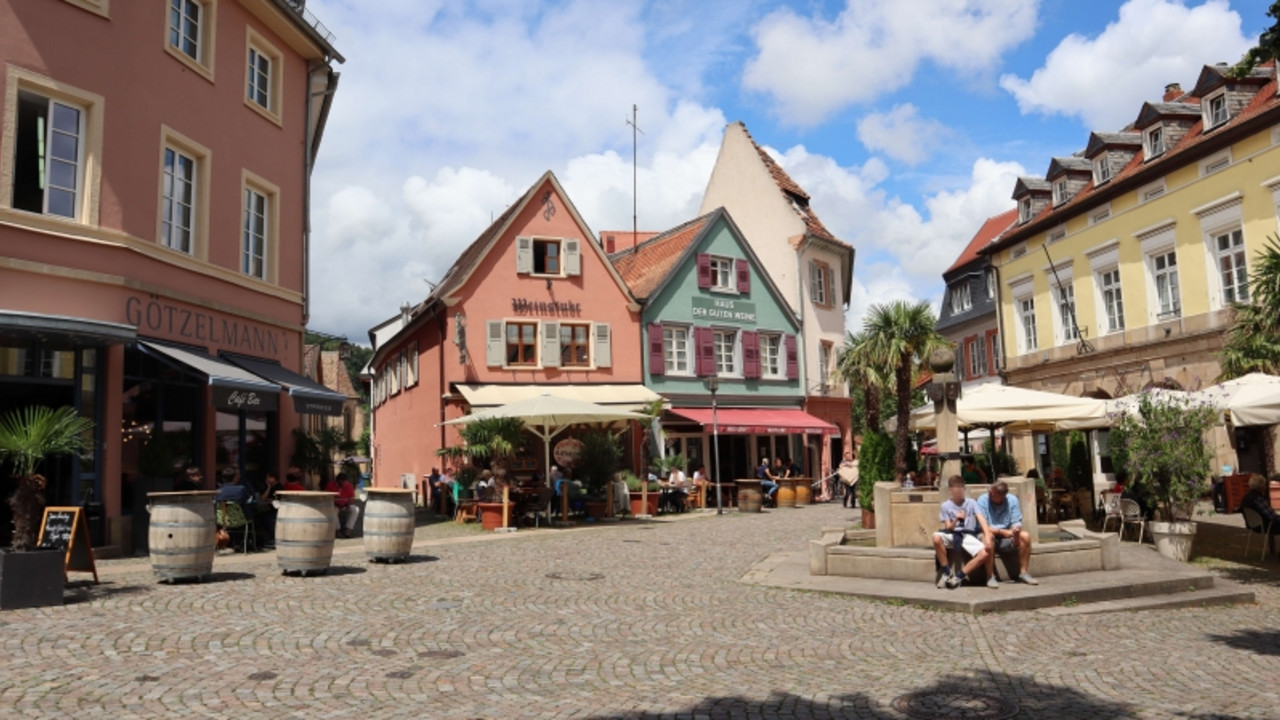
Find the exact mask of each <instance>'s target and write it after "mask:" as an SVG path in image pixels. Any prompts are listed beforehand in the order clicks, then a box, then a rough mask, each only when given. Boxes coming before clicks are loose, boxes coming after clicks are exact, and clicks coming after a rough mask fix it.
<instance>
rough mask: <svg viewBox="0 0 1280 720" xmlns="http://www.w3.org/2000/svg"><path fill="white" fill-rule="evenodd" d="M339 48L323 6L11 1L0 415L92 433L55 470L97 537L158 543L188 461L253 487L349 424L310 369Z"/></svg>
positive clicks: (0, 103)
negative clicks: (95, 523)
mask: <svg viewBox="0 0 1280 720" xmlns="http://www.w3.org/2000/svg"><path fill="white" fill-rule="evenodd" d="M332 40H333V38H332V36H330V35H329V34H328V32H327V31H326V30H325V29H324V27H323V26H322V25H320V24H319V22H318V21H316V20H315V19H314V17H312V16H311V15H310V13H309V12H308V11H307V10H306V9H305V2H304V0H238V1H232V0H163V1H160V0H147V1H139V0H114V1H113V0H50V1H45V2H30V1H29V0H3V1H0V68H2V69H0V122H2V123H3V126H2V127H3V133H2V134H0V412H7V411H8V410H10V409H13V408H15V407H22V406H26V405H32V404H40V405H55V406H56V405H71V406H74V407H76V408H77V409H78V410H79V411H80V412H81V413H82V414H83V415H85V416H86V417H91V418H93V419H94V420H95V422H96V430H95V433H96V436H95V443H94V447H95V451H94V453H93V454H92V455H91V456H90V457H87V458H75V459H71V460H67V461H65V462H62V463H60V464H57V465H55V466H52V467H49V468H47V470H48V473H47V474H49V475H50V476H51V485H50V489H49V496H50V497H49V500H50V502H53V503H57V504H63V505H66V504H79V503H80V502H82V501H86V500H92V501H96V502H99V503H101V504H102V508H103V510H104V511H105V512H104V515H105V517H104V520H105V522H104V523H103V528H104V531H103V532H102V533H101V534H100V535H99V537H97V538H95V544H101V543H103V542H105V543H107V544H110V545H116V546H119V547H121V549H122V550H126V551H127V550H128V549H129V546H130V544H131V539H132V540H136V539H138V538H139V537H141V538H142V539H143V540H145V534H142V533H141V532H140V531H142V530H145V523H137V522H133V520H134V519H136V518H138V517H139V515H142V517H145V515H144V514H142V513H141V512H140V510H139V508H138V500H139V498H141V497H143V495H144V491H145V490H147V489H157V488H166V487H168V486H169V485H170V484H171V483H172V482H173V480H174V479H175V478H176V477H179V476H180V475H181V469H182V467H183V466H184V465H186V464H188V463H190V464H194V465H196V466H198V467H200V468H202V469H203V471H204V473H205V475H206V477H207V478H209V480H208V481H207V482H208V483H209V485H208V486H209V487H211V486H212V476H213V474H214V473H216V472H218V471H220V470H223V469H227V468H234V469H237V470H239V471H240V472H241V473H242V474H244V475H245V476H246V477H247V478H249V479H251V480H258V479H259V478H260V477H261V476H262V474H263V473H265V472H266V471H268V470H276V471H279V470H282V469H283V467H284V465H285V464H286V460H287V458H288V457H289V454H290V453H291V451H292V447H291V441H290V429H291V428H293V427H296V426H297V425H298V424H299V416H300V415H301V414H304V413H311V412H319V413H328V412H334V411H335V409H336V411H337V412H341V400H342V399H341V398H340V397H337V398H335V397H332V393H329V392H327V391H324V390H323V389H322V388H319V387H318V386H316V385H315V384H314V383H311V382H310V381H307V380H306V379H305V378H303V377H301V376H300V375H298V371H299V370H300V363H301V359H302V332H303V326H304V325H305V324H306V321H307V301H308V291H309V288H308V286H307V262H308V259H309V258H308V245H307V242H308V241H307V211H308V189H309V176H310V171H311V167H312V163H313V161H314V158H315V153H316V152H317V150H318V148H319V142H320V137H321V134H322V132H323V127H324V122H325V117H326V115H327V113H328V109H329V103H330V102H331V98H332V93H333V90H334V89H335V88H336V84H337V79H338V75H337V73H336V72H334V71H333V68H332V67H331V64H332V63H333V62H334V61H338V62H341V61H342V57H341V55H339V54H338V52H337V51H336V50H335V49H334V48H333V46H332ZM6 495H7V493H6ZM96 509H97V508H96V506H95V508H94V510H95V511H96ZM0 527H4V528H6V529H7V527H8V523H7V522H0ZM0 539H2V538H0Z"/></svg>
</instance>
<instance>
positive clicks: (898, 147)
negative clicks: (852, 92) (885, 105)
mask: <svg viewBox="0 0 1280 720" xmlns="http://www.w3.org/2000/svg"><path fill="white" fill-rule="evenodd" d="M946 132H947V128H946V126H944V125H943V124H942V123H940V122H938V121H936V120H930V119H928V118H922V117H920V114H919V112H918V111H917V109H916V106H915V105H912V104H911V103H903V104H901V105H894V106H893V109H892V110H890V111H889V112H885V113H871V114H870V115H867V116H866V117H864V118H862V119H861V120H859V121H858V140H859V141H860V142H861V143H862V144H863V145H864V146H865V147H866V148H867V149H868V150H870V151H872V152H880V153H884V154H885V155H888V156H889V157H891V158H893V159H894V160H897V161H899V162H903V163H906V164H907V165H919V164H920V163H922V162H924V161H925V160H927V159H928V158H929V153H930V152H931V151H932V150H933V148H934V147H936V146H937V144H938V141H939V140H941V139H942V137H943V136H944V135H945V134H946Z"/></svg>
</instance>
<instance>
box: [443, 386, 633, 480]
mask: <svg viewBox="0 0 1280 720" xmlns="http://www.w3.org/2000/svg"><path fill="white" fill-rule="evenodd" d="M488 418H520V419H521V420H524V422H525V425H527V426H528V427H529V430H532V431H533V434H535V435H537V436H538V437H540V438H542V441H543V444H544V445H545V446H546V465H545V468H546V470H547V471H548V472H547V479H548V481H550V479H551V473H550V470H551V439H552V438H554V437H555V436H556V435H559V434H560V433H561V432H563V431H564V430H565V428H567V427H569V426H570V425H579V424H595V423H607V422H613V421H615V420H647V419H648V416H647V415H641V414H640V413H634V412H630V411H627V410H618V409H616V408H611V407H605V406H604V405H596V404H595V403H589V402H584V401H582V400H570V399H569V398H562V397H558V396H555V395H550V394H545V393H544V394H542V395H539V396H537V397H531V398H526V399H524V400H519V401H517V402H513V403H511V404H509V405H499V406H498V407H493V408H486V409H484V410H481V411H479V412H475V413H472V414H470V415H466V416H463V417H460V418H457V419H454V420H448V421H446V422H445V423H444V424H445V425H466V424H468V423H471V422H475V421H476V420H484V419H488Z"/></svg>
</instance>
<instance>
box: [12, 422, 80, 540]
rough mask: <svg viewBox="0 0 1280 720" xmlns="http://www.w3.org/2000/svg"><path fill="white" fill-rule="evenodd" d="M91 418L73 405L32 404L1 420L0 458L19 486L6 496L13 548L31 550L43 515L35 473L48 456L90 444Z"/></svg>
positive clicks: (40, 479)
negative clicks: (7, 497)
mask: <svg viewBox="0 0 1280 720" xmlns="http://www.w3.org/2000/svg"><path fill="white" fill-rule="evenodd" d="M91 430H93V421H92V420H90V419H88V418H84V417H80V416H79V415H78V414H76V411H75V408H70V407H60V408H57V409H54V408H49V407H42V406H31V407H26V408H20V409H18V410H14V411H13V412H11V413H9V414H8V415H6V416H5V417H4V418H3V419H0V460H6V461H8V462H10V463H11V464H12V465H13V469H14V470H15V471H16V472H17V476H18V487H17V489H16V490H14V493H13V496H12V497H11V498H9V506H10V507H11V508H12V509H13V549H14V550H19V551H22V550H30V549H31V548H32V547H33V546H34V545H35V543H36V532H37V531H38V529H39V527H40V519H41V515H42V514H43V510H44V506H45V499H44V478H43V477H41V476H39V475H37V474H36V471H37V470H39V469H40V465H41V463H43V462H44V459H45V458H46V457H48V456H50V455H73V454H74V455H78V454H80V453H83V452H84V450H85V449H86V448H87V447H88V446H89V433H90V431H91Z"/></svg>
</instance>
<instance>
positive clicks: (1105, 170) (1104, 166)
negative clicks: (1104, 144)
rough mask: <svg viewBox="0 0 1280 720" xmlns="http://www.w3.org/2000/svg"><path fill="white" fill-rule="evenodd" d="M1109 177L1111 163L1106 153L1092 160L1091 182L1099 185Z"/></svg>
mask: <svg viewBox="0 0 1280 720" xmlns="http://www.w3.org/2000/svg"><path fill="white" fill-rule="evenodd" d="M1110 179H1111V163H1110V162H1109V161H1108V160H1107V155H1106V153H1103V154H1102V157H1100V158H1098V159H1097V160H1094V161H1093V184H1094V185H1101V184H1102V183H1104V182H1106V181H1108V180H1110Z"/></svg>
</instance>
